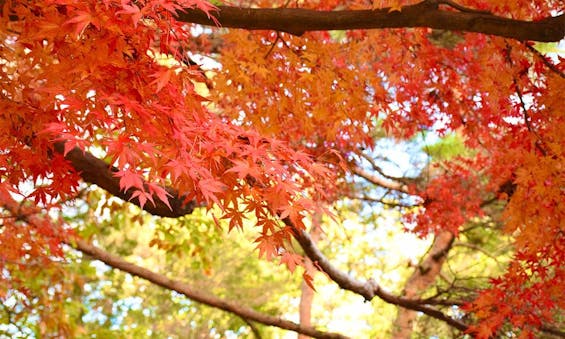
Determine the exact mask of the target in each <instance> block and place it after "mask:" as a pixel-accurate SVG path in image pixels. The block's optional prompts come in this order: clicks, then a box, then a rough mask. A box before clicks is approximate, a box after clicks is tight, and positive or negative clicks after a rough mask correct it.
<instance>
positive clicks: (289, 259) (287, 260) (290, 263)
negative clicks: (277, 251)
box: [280, 251, 304, 273]
mask: <svg viewBox="0 0 565 339" xmlns="http://www.w3.org/2000/svg"><path fill="white" fill-rule="evenodd" d="M280 258H281V259H280V260H281V264H285V265H286V267H287V268H288V270H289V271H290V272H291V273H294V270H295V269H296V266H300V265H301V264H302V263H303V260H304V259H303V258H302V256H301V255H298V254H296V253H290V252H287V251H285V252H283V253H282V254H281V256H280Z"/></svg>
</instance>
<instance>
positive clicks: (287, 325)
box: [69, 239, 347, 339]
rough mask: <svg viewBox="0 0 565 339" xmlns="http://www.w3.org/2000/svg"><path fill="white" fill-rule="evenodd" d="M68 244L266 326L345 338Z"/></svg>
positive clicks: (78, 243) (98, 251)
mask: <svg viewBox="0 0 565 339" xmlns="http://www.w3.org/2000/svg"><path fill="white" fill-rule="evenodd" d="M69 243H70V245H71V246H73V247H74V248H75V249H77V250H79V251H81V252H83V253H84V254H87V255H89V256H90V257H92V258H94V259H96V260H100V261H102V262H104V263H105V264H107V265H108V266H111V267H113V268H116V269H119V270H121V271H124V272H127V273H129V274H132V275H135V276H137V277H140V278H142V279H145V280H148V281H150V282H152V283H153V284H155V285H158V286H161V287H164V288H166V289H169V290H171V291H175V292H178V293H180V294H183V295H185V296H186V297H188V298H190V299H191V300H194V301H196V302H199V303H202V304H205V305H208V306H211V307H214V308H218V309H221V310H224V311H227V312H230V313H233V314H236V315H238V316H239V317H242V318H244V319H247V320H252V321H256V322H259V323H261V324H265V325H269V326H276V327H279V328H282V329H285V330H290V331H294V332H298V333H301V334H305V335H308V336H311V337H314V338H340V339H343V338H347V337H346V336H343V335H341V334H338V333H331V332H322V331H318V330H316V329H315V328H313V327H309V326H301V325H299V324H297V323H294V322H292V321H289V320H285V319H282V318H278V317H274V316H270V315H266V314H263V313H260V312H257V311H255V310H253V309H251V308H247V307H244V306H241V305H239V304H237V303H235V302H232V301H229V300H225V299H221V298H218V297H216V296H213V295H210V294H205V293H202V292H201V291H198V290H195V289H194V288H192V287H191V286H190V285H188V284H186V283H183V282H180V281H178V280H173V279H169V278H167V277H165V276H164V275H162V274H158V273H155V272H153V271H150V270H148V269H146V268H143V267H140V266H137V265H135V264H132V263H130V262H128V261H125V260H124V259H122V258H120V257H118V256H115V255H113V254H110V253H108V252H106V251H104V250H102V249H100V248H98V247H95V246H93V245H91V244H89V243H88V242H86V241H84V240H81V239H76V240H75V241H74V243H72V242H69Z"/></svg>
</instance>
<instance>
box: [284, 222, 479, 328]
mask: <svg viewBox="0 0 565 339" xmlns="http://www.w3.org/2000/svg"><path fill="white" fill-rule="evenodd" d="M283 221H284V223H285V224H286V225H287V226H289V227H291V228H292V229H293V230H294V233H295V238H296V240H297V241H298V243H299V244H300V246H301V247H302V249H303V250H304V253H305V254H306V255H307V256H308V258H310V260H312V262H314V263H316V264H317V265H318V266H319V267H320V268H321V269H322V270H323V271H324V272H325V273H326V274H327V275H328V276H329V277H330V279H332V280H333V281H334V282H335V283H336V284H338V286H339V287H341V288H342V289H344V290H348V291H351V292H353V293H356V294H359V295H360V296H362V297H363V298H365V300H367V301H370V300H372V299H373V298H374V297H379V298H380V299H382V300H384V301H385V302H387V303H389V304H394V305H398V306H400V307H404V308H406V309H409V310H413V311H418V312H422V313H424V314H426V315H428V316H430V317H432V318H435V319H438V320H441V321H444V322H445V323H447V324H449V325H450V326H452V327H454V328H456V329H458V330H460V331H466V330H467V329H468V325H467V324H465V323H464V322H462V321H460V320H457V319H454V318H451V317H449V316H447V315H445V314H444V313H443V312H441V311H439V310H437V309H435V308H433V307H430V306H427V305H425V304H423V303H422V302H420V301H419V300H414V299H408V298H403V297H399V296H396V295H393V294H392V293H390V292H387V291H385V290H383V289H382V288H381V287H380V286H379V285H378V284H377V282H376V281H374V280H372V279H369V280H367V281H360V280H357V279H355V278H354V277H351V276H350V275H348V274H346V273H345V272H342V271H340V270H339V269H337V268H336V267H335V266H333V265H332V263H331V262H330V261H329V260H328V259H327V258H326V257H325V256H324V255H323V254H322V252H320V250H319V249H318V248H317V247H316V245H315V244H314V243H313V242H312V240H311V239H310V236H309V235H308V233H306V232H305V231H304V230H299V229H297V228H296V227H294V225H293V224H292V221H290V219H288V218H286V219H284V220H283Z"/></svg>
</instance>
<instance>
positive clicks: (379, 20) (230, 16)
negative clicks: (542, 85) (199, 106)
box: [178, 0, 565, 42]
mask: <svg viewBox="0 0 565 339" xmlns="http://www.w3.org/2000/svg"><path fill="white" fill-rule="evenodd" d="M443 3H444V2H442V1H438V0H427V1H423V2H420V3H418V4H415V5H411V6H404V7H402V11H400V12H398V11H392V12H391V11H390V9H389V8H384V9H379V10H344V11H317V10H309V9H301V8H239V7H228V6H219V7H218V9H217V10H216V11H211V12H210V14H211V16H213V17H214V18H215V19H216V20H217V22H218V23H219V25H220V26H221V27H229V28H243V29H247V30H275V31H281V32H287V33H290V34H294V35H301V34H303V33H305V32H307V31H325V30H350V29H377V28H403V27H429V28H435V29H443V30H451V31H464V32H475V33H483V34H488V35H496V36H501V37H506V38H510V39H515V40H520V41H525V40H535V41H546V42H549V41H559V40H561V39H562V38H563V36H565V14H561V15H559V16H556V17H548V18H545V19H543V20H540V21H535V22H533V21H522V20H514V19H508V18H504V17H500V16H496V15H492V14H488V13H484V12H479V11H470V10H466V11H460V12H454V11H446V10H442V9H441V8H440V6H439V5H440V4H443ZM450 7H453V6H452V5H451V6H450ZM455 8H456V7H455ZM456 9H460V8H456ZM178 19H179V20H181V21H184V22H190V23H197V24H201V25H209V26H216V22H215V21H214V19H213V18H212V17H210V16H208V15H207V14H206V13H204V12H202V11H201V10H198V9H185V11H182V12H180V11H179V12H178Z"/></svg>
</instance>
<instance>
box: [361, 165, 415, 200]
mask: <svg viewBox="0 0 565 339" xmlns="http://www.w3.org/2000/svg"><path fill="white" fill-rule="evenodd" d="M351 172H353V173H354V174H357V175H358V176H360V177H362V178H363V179H365V180H367V181H369V182H370V183H372V184H375V185H377V186H381V187H383V188H388V189H390V190H394V191H399V192H402V193H406V194H410V192H409V190H408V186H407V185H406V184H404V183H401V182H398V181H393V180H390V179H383V178H380V177H378V176H376V175H373V174H371V173H369V172H368V171H366V170H364V169H363V168H361V167H359V166H356V165H353V166H352V167H351Z"/></svg>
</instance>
